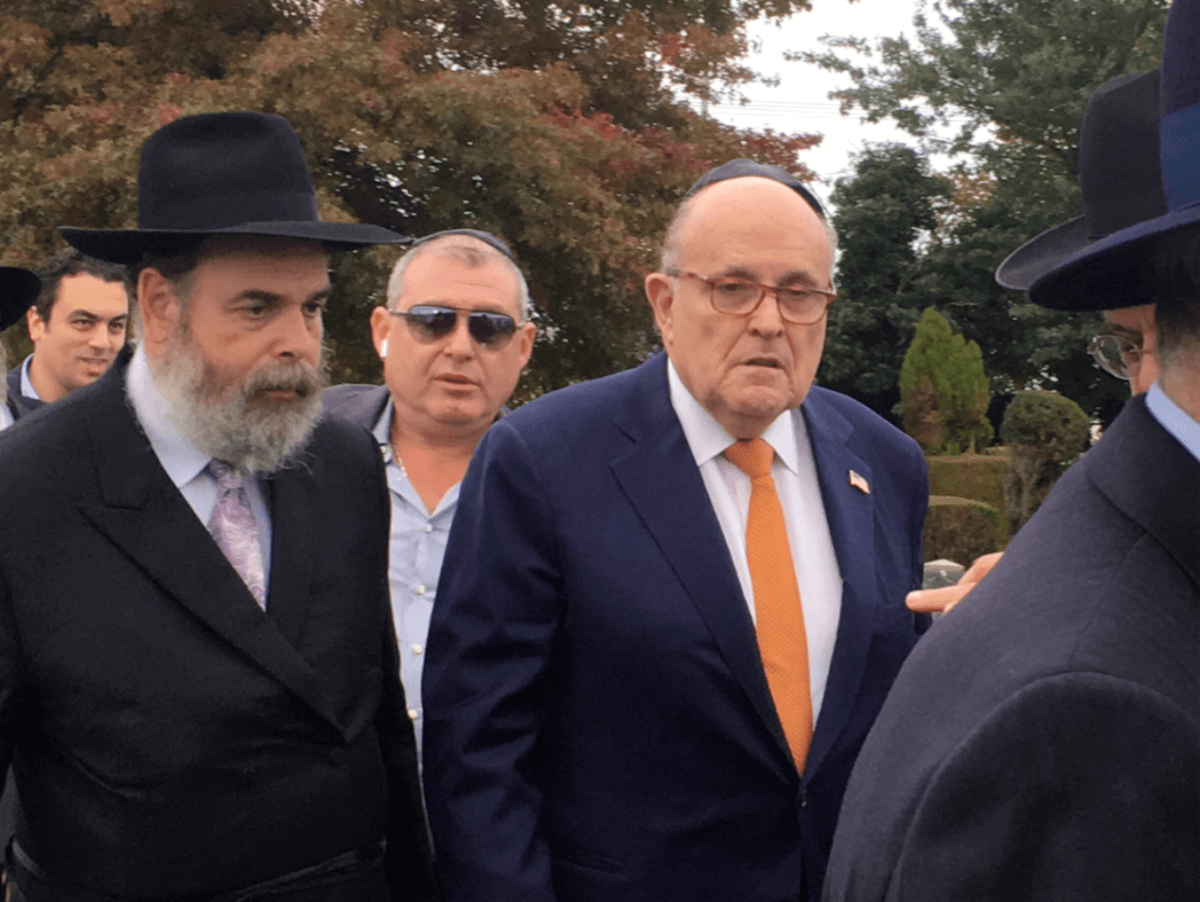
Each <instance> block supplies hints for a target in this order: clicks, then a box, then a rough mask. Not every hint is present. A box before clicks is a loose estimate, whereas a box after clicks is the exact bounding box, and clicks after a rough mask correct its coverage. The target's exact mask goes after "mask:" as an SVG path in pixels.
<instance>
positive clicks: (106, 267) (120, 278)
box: [33, 250, 133, 322]
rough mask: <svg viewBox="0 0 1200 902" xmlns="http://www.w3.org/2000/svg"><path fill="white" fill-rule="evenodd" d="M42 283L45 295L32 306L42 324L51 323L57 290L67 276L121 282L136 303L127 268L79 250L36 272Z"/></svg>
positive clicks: (127, 294)
mask: <svg viewBox="0 0 1200 902" xmlns="http://www.w3.org/2000/svg"><path fill="white" fill-rule="evenodd" d="M37 275H38V278H39V279H41V280H42V293H41V294H39V295H38V296H37V300H36V301H34V302H33V306H34V308H35V309H36V310H37V313H38V316H39V317H40V318H41V320H42V322H49V321H50V311H51V310H53V309H54V302H55V301H57V300H58V286H59V284H60V283H61V282H62V280H63V279H65V278H66V277H67V276H78V275H88V276H94V277H95V278H97V279H99V280H100V281H101V282H119V283H120V284H121V285H122V286H123V287H124V288H125V297H126V298H128V299H129V300H130V302H132V301H133V281H132V280H131V279H130V277H129V272H128V271H127V270H126V269H125V267H124V266H121V265H120V264H117V263H107V262H105V261H104V260H97V259H96V258H95V257H89V256H87V255H86V254H82V253H80V252H79V251H76V250H69V251H63V252H62V253H61V254H55V255H54V256H53V257H51V258H50V259H49V260H47V261H46V262H45V263H43V264H42V265H41V266H39V267H38V269H37Z"/></svg>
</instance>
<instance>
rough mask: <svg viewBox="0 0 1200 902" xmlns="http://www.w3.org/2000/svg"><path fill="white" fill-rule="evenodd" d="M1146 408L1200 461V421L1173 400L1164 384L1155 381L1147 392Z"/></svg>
mask: <svg viewBox="0 0 1200 902" xmlns="http://www.w3.org/2000/svg"><path fill="white" fill-rule="evenodd" d="M1146 409H1147V410H1149V411H1150V415H1151V416H1152V417H1154V419H1156V420H1158V424H1159V425H1160V426H1162V428H1163V429H1165V430H1167V432H1169V433H1171V435H1172V436H1173V437H1174V438H1175V440H1176V441H1177V442H1179V444H1181V445H1183V447H1185V448H1187V450H1188V453H1189V454H1191V455H1192V457H1194V458H1196V460H1197V461H1200V423H1197V422H1196V421H1195V420H1193V419H1192V418H1191V417H1190V416H1188V414H1187V412H1186V411H1185V410H1184V409H1183V408H1182V407H1180V406H1179V405H1178V404H1176V403H1175V402H1174V401H1172V400H1171V399H1170V398H1169V397H1168V396H1167V393H1166V392H1165V391H1163V390H1162V386H1161V385H1159V384H1158V383H1157V382H1155V383H1154V384H1153V385H1151V386H1150V391H1148V392H1146Z"/></svg>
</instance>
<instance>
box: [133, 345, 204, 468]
mask: <svg viewBox="0 0 1200 902" xmlns="http://www.w3.org/2000/svg"><path fill="white" fill-rule="evenodd" d="M125 392H126V394H127V395H128V396H129V403H130V404H131V405H133V412H134V413H135V414H136V415H137V418H138V422H139V423H140V424H141V426H142V431H143V432H145V433H146V437H147V438H148V439H150V447H151V448H153V449H154V454H155V456H156V457H157V458H158V460H159V462H160V463H161V464H162V466H163V469H164V470H166V471H167V475H168V476H170V477H171V482H173V483H174V484H175V486H176V488H179V487H181V486H184V485H187V484H188V483H189V482H191V481H192V480H193V479H195V478H196V477H197V476H198V475H200V473H201V471H203V470H204V468H205V467H207V466H208V462H209V461H210V460H212V455H210V454H205V453H204V452H203V451H201V450H200V449H199V448H197V447H196V446H195V445H193V444H192V442H191V441H190V440H189V439H188V438H187V437H186V436H185V435H184V434H183V433H182V432H181V431H180V429H179V426H177V425H176V423H175V418H174V416H173V415H172V414H171V407H170V405H169V404H168V403H167V399H166V398H164V397H163V396H162V392H161V391H159V390H158V385H156V384H155V382H154V377H153V376H152V375H151V373H150V363H149V361H148V360H147V359H146V351H145V349H144V348H142V347H141V346H140V345H139V346H138V348H137V350H136V351H134V352H133V359H131V360H130V361H129V368H128V369H127V370H126V371H125Z"/></svg>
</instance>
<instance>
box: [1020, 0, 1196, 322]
mask: <svg viewBox="0 0 1200 902" xmlns="http://www.w3.org/2000/svg"><path fill="white" fill-rule="evenodd" d="M1161 81H1162V85H1161V93H1160V104H1159V109H1160V113H1161V119H1160V120H1159V154H1160V157H1159V158H1160V163H1161V169H1162V183H1163V193H1164V194H1165V195H1166V200H1167V212H1166V213H1165V214H1163V215H1162V216H1157V217H1155V218H1153V219H1150V220H1147V221H1146V222H1142V223H1139V224H1137V225H1134V226H1131V227H1129V228H1126V229H1121V230H1120V231H1118V232H1114V233H1113V234H1111V235H1109V236H1108V237H1107V238H1102V239H1100V240H1099V241H1096V242H1093V243H1092V244H1089V245H1088V246H1087V247H1086V248H1084V249H1083V250H1081V251H1078V252H1077V253H1075V254H1072V255H1070V256H1069V257H1067V258H1066V259H1065V260H1063V262H1062V263H1061V264H1059V265H1058V266H1056V267H1054V268H1053V269H1051V270H1050V271H1049V272H1047V273H1045V274H1044V275H1042V276H1041V277H1040V278H1038V279H1037V280H1035V281H1034V282H1033V284H1032V285H1030V287H1029V292H1028V294H1029V299H1030V300H1031V301H1033V302H1034V303H1035V304H1040V305H1041V306H1043V307H1051V308H1054V309H1056V310H1111V309H1113V308H1116V307H1129V306H1133V305H1136V304H1147V303H1151V302H1152V301H1153V276H1154V274H1153V270H1152V260H1153V243H1154V239H1155V238H1156V237H1157V236H1159V235H1162V234H1164V233H1166V232H1171V231H1174V230H1175V229H1179V228H1183V227H1184V226H1188V225H1192V224H1194V223H1200V0H1175V3H1174V4H1173V5H1172V7H1171V12H1170V14H1169V15H1168V17H1167V31H1166V41H1165V45H1164V48H1163V64H1162V75H1161Z"/></svg>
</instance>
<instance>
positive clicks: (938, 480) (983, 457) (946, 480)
mask: <svg viewBox="0 0 1200 902" xmlns="http://www.w3.org/2000/svg"><path fill="white" fill-rule="evenodd" d="M925 462H926V463H927V464H928V466H929V493H930V495H934V496H937V495H941V496H950V497H954V498H969V499H972V500H974V501H981V502H983V503H984V504H985V505H988V506H989V507H991V508H993V509H995V510H996V511H998V512H999V514H1000V518H999V520H998V526H997V532H996V541H997V542H998V543H999V545H1000V547H1003V546H1004V545H1006V544H1008V539H1009V531H1008V516H1007V512H1008V505H1007V502H1006V500H1005V496H1004V474H1005V471H1006V470H1007V469H1008V456H1007V454H997V453H992V454H959V455H956V456H953V457H927V458H925ZM995 550H997V549H995V548H992V549H989V551H995ZM951 560H958V558H951ZM960 563H965V564H969V563H970V561H960Z"/></svg>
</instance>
